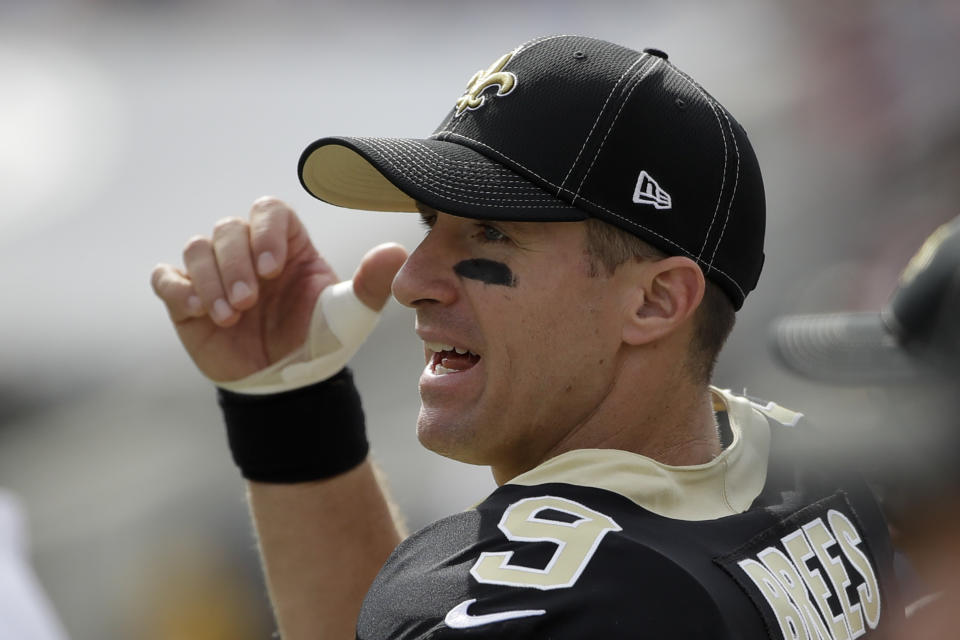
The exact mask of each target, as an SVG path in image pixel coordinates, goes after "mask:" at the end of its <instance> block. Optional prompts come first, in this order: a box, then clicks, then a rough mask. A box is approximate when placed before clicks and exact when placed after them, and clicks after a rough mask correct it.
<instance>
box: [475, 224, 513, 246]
mask: <svg viewBox="0 0 960 640" xmlns="http://www.w3.org/2000/svg"><path fill="white" fill-rule="evenodd" d="M477 226H478V227H479V228H480V232H479V233H478V234H477V235H478V236H479V238H480V240H481V241H482V242H509V241H510V238H508V237H507V236H506V234H504V233H503V232H502V231H500V229H497V228H496V227H492V226H490V225H488V224H478V225H477Z"/></svg>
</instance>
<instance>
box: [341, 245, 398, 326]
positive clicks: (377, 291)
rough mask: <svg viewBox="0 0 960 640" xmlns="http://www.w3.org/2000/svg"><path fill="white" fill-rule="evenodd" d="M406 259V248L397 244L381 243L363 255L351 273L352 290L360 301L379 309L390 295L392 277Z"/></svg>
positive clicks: (375, 309)
mask: <svg viewBox="0 0 960 640" xmlns="http://www.w3.org/2000/svg"><path fill="white" fill-rule="evenodd" d="M406 259H407V250H406V249H404V248H403V247H402V246H400V245H399V244H396V243H394V242H388V243H387V244H381V245H378V246H376V247H374V248H373V249H370V251H368V252H367V255H365V256H363V259H362V260H360V266H358V267H357V270H356V272H354V274H353V292H354V293H355V294H357V297H358V298H359V299H360V302H362V303H363V304H365V305H366V306H368V307H370V308H371V309H373V310H374V311H379V310H380V309H382V308H383V305H385V304H386V303H387V298H389V297H390V286H391V285H392V284H393V277H394V276H395V275H397V271H399V270H400V267H402V266H403V263H404V261H405V260H406Z"/></svg>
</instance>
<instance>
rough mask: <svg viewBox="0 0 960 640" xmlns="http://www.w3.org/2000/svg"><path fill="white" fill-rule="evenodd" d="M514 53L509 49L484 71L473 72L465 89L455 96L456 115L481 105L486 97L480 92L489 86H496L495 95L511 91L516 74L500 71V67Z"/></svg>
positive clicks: (505, 63)
mask: <svg viewBox="0 0 960 640" xmlns="http://www.w3.org/2000/svg"><path fill="white" fill-rule="evenodd" d="M515 53H516V51H511V52H510V53H508V54H506V55H504V56H501V57H500V58H499V59H498V60H497V61H496V62H494V63H493V64H492V65H490V68H489V69H487V70H486V71H484V70H483V69H481V70H480V71H477V72H476V73H475V74H473V77H472V78H470V82H469V83H468V84H467V90H466V91H464V93H463V95H462V96H460V97H459V98H457V113H456V115H457V116H459V115H460V114H461V113H463V112H464V111H466V110H467V109H470V110H473V109H479V108H480V107H482V106H483V104H484V102H485V101H486V99H487V98H486V96H483V95H480V94H482V93H483V92H484V91H485V90H486V89H487V88H489V87H497V93H496V94H495V95H498V96H505V95H507V94H508V93H510V92H511V91H513V88H514V87H515V86H516V85H517V76H515V75H514V74H512V73H510V72H509V71H502V69H503V68H504V67H505V66H506V65H507V63H508V62H510V58H512V57H513V54H515Z"/></svg>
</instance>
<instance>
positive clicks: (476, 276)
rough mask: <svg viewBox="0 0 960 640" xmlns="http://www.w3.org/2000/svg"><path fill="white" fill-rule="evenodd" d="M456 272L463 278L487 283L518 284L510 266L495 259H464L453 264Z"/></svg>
mask: <svg viewBox="0 0 960 640" xmlns="http://www.w3.org/2000/svg"><path fill="white" fill-rule="evenodd" d="M453 270H454V272H455V273H456V274H457V275H458V276H460V277H462V278H470V279H471V280H479V281H480V282H483V283H485V284H499V285H501V286H504V287H515V286H517V278H516V276H514V275H513V271H511V270H510V267H508V266H507V265H505V264H503V263H502V262H496V261H495V260H484V259H483V258H474V259H472V260H463V261H462V262H458V263H457V264H455V265H454V266H453Z"/></svg>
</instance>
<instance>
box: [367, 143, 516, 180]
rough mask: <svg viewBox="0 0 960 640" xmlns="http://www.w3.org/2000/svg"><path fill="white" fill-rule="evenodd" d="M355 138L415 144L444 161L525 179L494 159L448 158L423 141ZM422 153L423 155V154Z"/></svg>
mask: <svg viewBox="0 0 960 640" xmlns="http://www.w3.org/2000/svg"><path fill="white" fill-rule="evenodd" d="M354 140H359V141H362V142H366V143H368V144H372V143H381V144H382V145H383V146H391V144H392V143H394V142H397V143H399V145H404V144H405V145H408V146H414V147H415V149H418V150H420V151H425V152H427V153H429V154H430V155H433V156H436V157H437V158H439V159H440V160H442V161H444V162H448V163H451V164H468V165H475V166H479V167H480V168H485V169H489V170H490V171H492V172H496V173H500V174H502V175H504V176H505V177H509V178H513V179H515V180H523V178H522V177H521V176H518V175H517V174H516V173H514V172H512V171H510V170H509V169H507V168H506V167H502V166H500V165H497V164H496V163H492V161H488V162H478V161H475V160H456V159H453V158H447V157H446V156H444V155H442V154H440V153H437V152H436V151H434V150H433V149H431V148H430V147H428V146H426V145H424V144H422V143H419V142H414V141H412V140H403V139H400V138H354ZM451 144H453V143H451ZM413 152H414V153H417V151H416V150H413ZM421 155H422V154H421Z"/></svg>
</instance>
